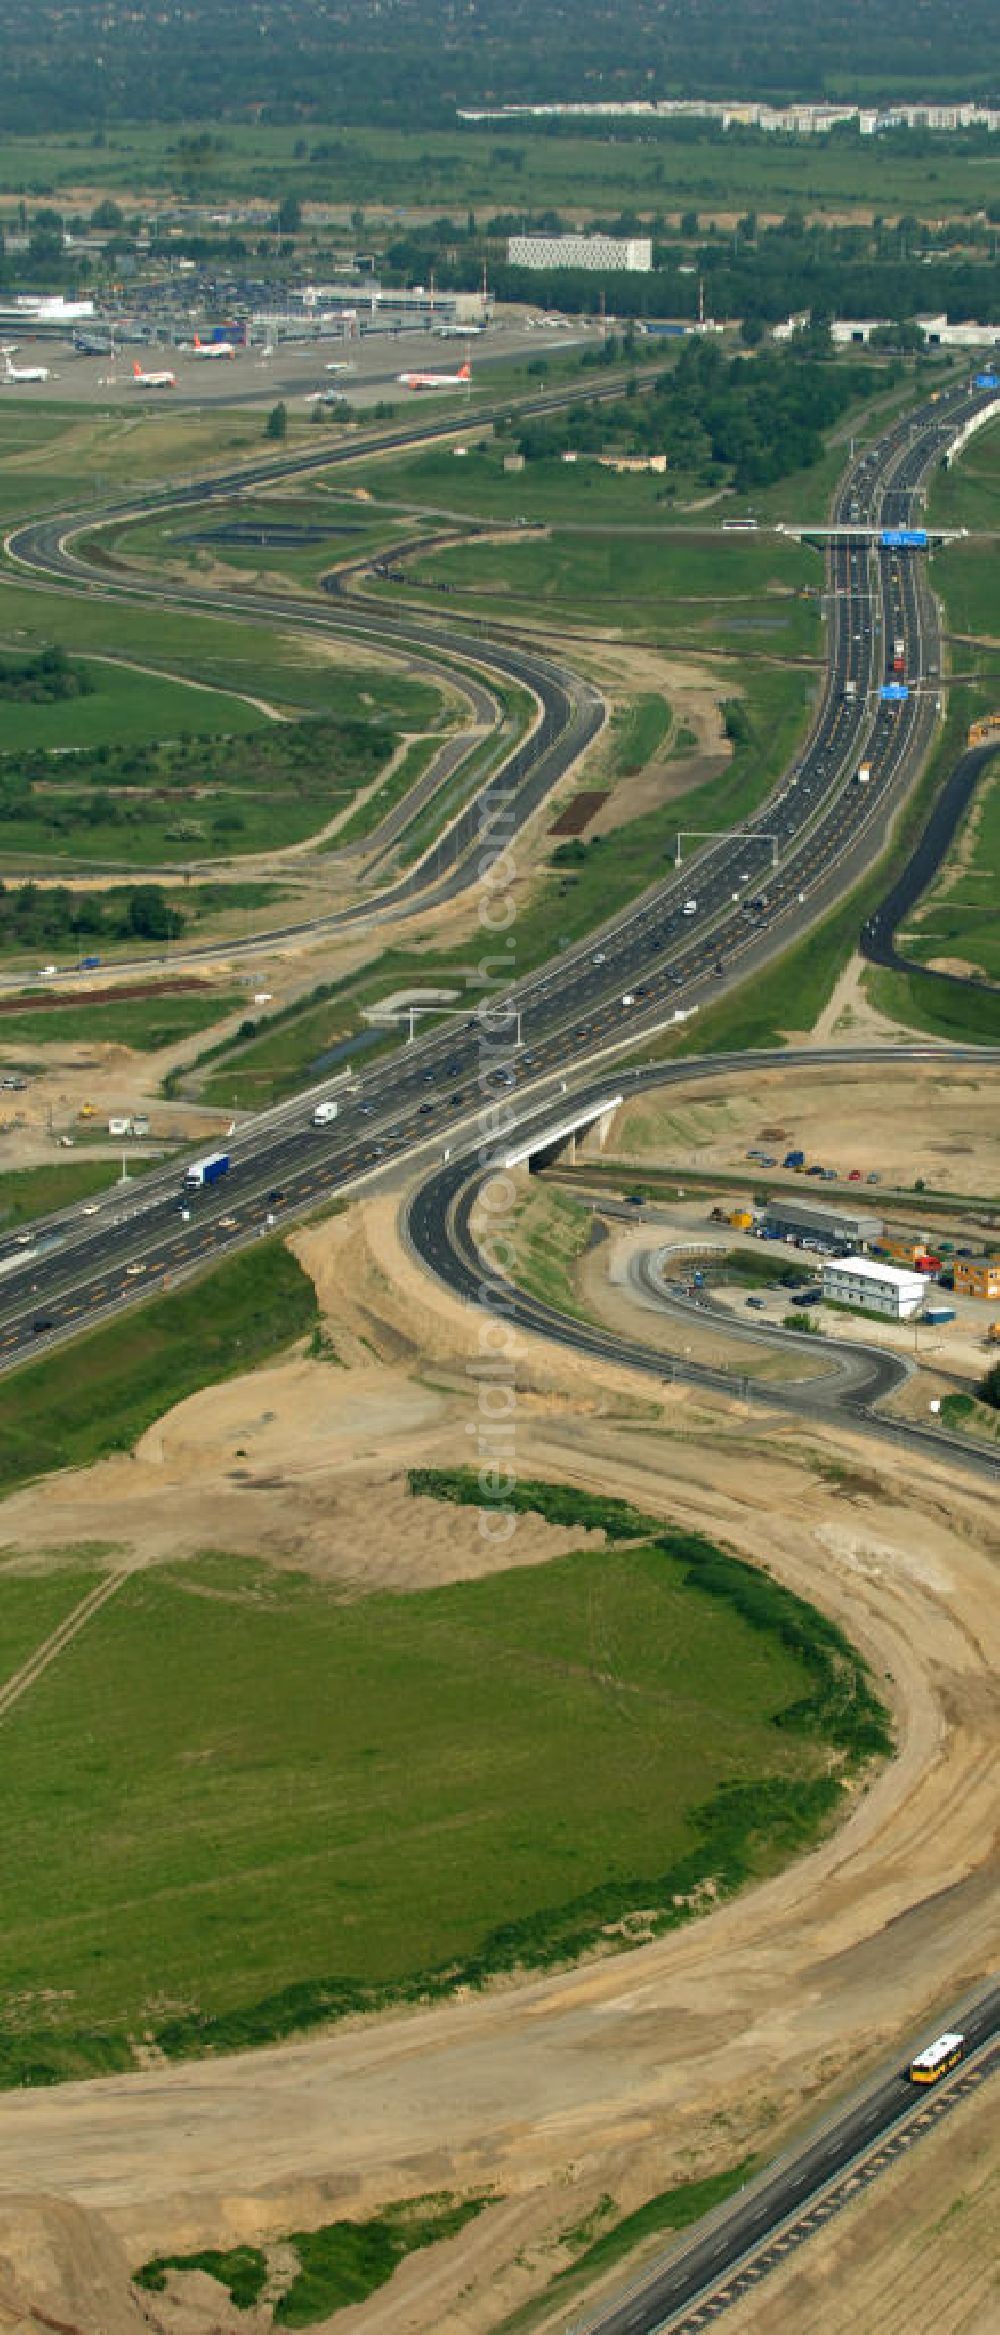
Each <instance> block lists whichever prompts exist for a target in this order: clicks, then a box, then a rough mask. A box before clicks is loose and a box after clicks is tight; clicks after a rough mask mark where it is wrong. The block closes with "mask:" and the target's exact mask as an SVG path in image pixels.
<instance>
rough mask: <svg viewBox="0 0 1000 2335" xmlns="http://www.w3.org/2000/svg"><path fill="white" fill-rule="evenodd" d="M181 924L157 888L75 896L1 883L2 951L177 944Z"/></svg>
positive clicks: (62, 888)
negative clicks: (131, 942) (160, 942)
mask: <svg viewBox="0 0 1000 2335" xmlns="http://www.w3.org/2000/svg"><path fill="white" fill-rule="evenodd" d="M183 930H184V918H183V916H182V915H181V912H180V909H179V908H174V907H173V906H172V905H171V904H170V902H169V900H168V898H167V895H166V893H165V892H164V891H163V889H162V887H161V886H160V885H159V884H135V885H133V886H130V887H129V888H127V889H123V890H122V891H114V892H105V893H101V892H73V891H70V890H69V889H68V888H67V886H66V885H65V884H54V885H53V886H52V887H51V889H50V890H43V889H42V888H41V887H40V886H39V885H38V884H31V883H28V884H17V885H14V886H8V885H6V884H5V883H4V882H3V881H2V879H0V948H5V949H37V948H59V947H65V945H66V944H67V943H69V944H70V946H71V947H72V946H76V945H77V944H79V943H81V942H86V943H87V945H88V948H89V947H91V946H92V944H93V943H94V942H95V941H100V940H105V941H107V940H176V939H177V938H178V935H179V934H180V933H182V932H183Z"/></svg>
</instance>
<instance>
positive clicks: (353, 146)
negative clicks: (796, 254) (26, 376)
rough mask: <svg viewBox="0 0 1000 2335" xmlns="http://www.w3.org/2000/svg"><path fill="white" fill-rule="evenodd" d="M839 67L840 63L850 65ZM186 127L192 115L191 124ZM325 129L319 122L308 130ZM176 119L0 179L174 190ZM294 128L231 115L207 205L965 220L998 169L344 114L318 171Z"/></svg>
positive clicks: (32, 162) (767, 145)
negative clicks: (390, 122)
mask: <svg viewBox="0 0 1000 2335" xmlns="http://www.w3.org/2000/svg"><path fill="white" fill-rule="evenodd" d="M845 69H846V67H845ZM187 127H188V129H189V130H191V131H193V133H194V134H197V132H198V131H199V130H200V129H201V128H202V127H203V125H202V124H200V123H195V124H193V125H187ZM311 128H312V130H313V132H314V134H315V135H316V136H318V137H322V136H323V131H324V125H323V124H322V123H319V122H317V123H314V124H312V125H311ZM184 130H185V125H184V124H183V123H174V122H171V123H169V124H166V125H163V126H160V125H148V126H147V125H144V124H143V125H136V124H131V123H123V124H115V125H113V126H110V127H109V128H108V131H107V136H106V140H105V141H104V143H103V144H102V148H101V152H100V154H99V155H98V156H95V155H94V153H93V140H92V137H91V135H90V132H89V127H88V128H85V129H82V130H81V131H80V133H79V134H78V135H68V136H67V135H63V136H60V137H56V136H54V135H53V136H45V135H42V136H37V137H15V136H13V135H9V134H5V135H4V137H3V138H2V140H0V184H2V185H4V186H5V187H8V188H10V189H12V190H13V191H14V192H15V193H17V192H18V191H20V190H21V189H23V190H24V191H25V192H26V193H31V192H34V191H35V190H36V189H37V188H39V187H43V188H45V189H46V190H47V192H48V191H52V192H53V193H55V192H57V191H58V190H59V189H66V188H72V189H74V190H78V189H81V188H83V189H87V188H91V189H92V190H93V195H94V200H95V201H96V200H97V198H98V196H100V195H101V194H103V193H106V192H107V191H109V190H110V191H111V192H118V193H119V194H120V195H121V196H123V197H131V198H133V199H135V198H136V197H137V196H138V195H140V194H141V193H142V192H143V191H146V192H147V193H150V194H156V193H157V192H160V193H161V194H162V190H163V189H165V188H170V189H173V188H174V187H175V186H176V180H177V169H178V163H177V141H178V138H179V137H180V136H182V135H183V134H184ZM298 130H299V125H298V123H292V124H290V125H288V126H286V127H279V126H272V125H270V124H267V123H264V122H257V121H256V120H255V121H254V122H253V123H252V125H251V124H250V123H246V124H245V125H244V124H243V123H241V122H239V121H227V122H226V123H225V125H224V132H223V135H222V137H221V138H220V139H219V140H218V141H217V144H216V150H215V151H214V152H213V153H212V154H211V155H210V156H208V157H207V158H206V160H205V162H204V164H203V166H202V168H201V170H200V173H199V179H200V185H199V195H200V199H201V200H203V201H205V200H215V201H221V200H222V199H223V198H226V197H232V196H235V195H240V194H243V195H252V194H257V195H259V196H261V197H262V198H263V199H264V200H266V201H267V202H268V203H274V202H275V201H276V200H277V199H278V197H279V196H280V195H281V194H282V193H283V192H286V191H288V192H293V193H298V194H299V195H300V196H301V198H302V199H303V201H306V200H308V199H309V198H310V197H313V198H315V196H316V193H317V191H319V192H320V193H321V195H322V199H323V201H324V202H339V203H343V204H346V205H362V206H363V205H364V204H366V203H369V204H372V205H376V206H379V207H382V206H398V205H413V204H417V205H420V206H421V207H426V206H429V207H430V210H431V211H432V212H434V213H436V212H442V213H445V214H447V213H449V212H454V214H455V215H456V216H460V217H462V218H464V216H465V214H466V211H467V210H468V209H469V207H470V206H471V207H473V208H474V209H476V210H478V211H481V212H482V213H483V214H484V215H485V216H486V217H489V215H490V213H491V212H493V211H496V210H503V211H509V210H513V211H515V212H517V213H519V214H520V213H522V212H523V211H524V210H525V209H526V208H530V209H542V210H546V209H549V208H556V209H558V208H560V207H561V206H562V207H565V208H567V209H568V210H569V211H570V212H572V211H573V209H574V208H575V207H576V206H578V204H579V202H580V199H581V187H583V188H584V189H585V190H586V201H587V203H588V205H589V206H592V207H593V209H594V210H595V211H596V212H597V213H598V214H600V215H604V214H607V215H608V216H611V215H613V214H614V213H615V212H617V211H619V210H621V209H623V208H624V209H625V210H632V209H634V208H639V209H642V208H643V207H645V208H646V209H647V210H652V211H661V210H663V209H664V208H666V209H670V208H674V209H676V208H677V207H678V206H684V207H686V206H689V205H697V206H699V207H700V208H702V209H703V210H704V211H705V212H706V213H708V212H710V211H711V210H712V209H713V208H718V209H720V210H722V211H723V212H725V213H726V214H727V216H728V215H729V214H730V213H733V212H739V211H746V210H760V211H765V212H767V211H777V212H779V213H784V212H786V211H787V210H789V209H793V208H799V209H802V210H805V211H807V212H813V211H815V212H818V213H820V214H822V213H823V212H825V211H830V212H833V213H834V214H837V213H840V212H842V211H843V210H844V209H845V208H846V210H847V211H848V213H849V214H850V213H851V212H853V211H854V209H855V208H856V207H861V208H862V209H867V210H868V211H869V212H871V213H889V214H892V213H894V212H896V211H900V210H902V211H908V212H913V213H914V214H915V215H916V216H917V217H927V216H930V217H932V218H935V219H936V218H938V217H940V216H941V215H942V214H944V215H947V214H948V212H949V211H953V212H958V213H961V212H962V210H964V209H965V208H966V206H967V205H968V204H969V202H970V201H973V202H974V203H976V204H977V205H978V204H986V203H988V202H989V201H990V200H992V199H995V197H996V194H997V186H998V165H997V162H996V159H995V157H994V156H993V155H992V154H991V153H986V154H979V153H977V154H973V155H967V154H963V153H962V152H961V151H955V150H953V149H952V147H951V146H950V144H949V142H948V140H946V139H940V140H939V139H935V140H934V142H933V158H932V161H931V164H930V166H928V159H927V155H926V154H925V153H922V152H921V151H920V150H919V147H917V146H914V147H910V146H908V144H907V142H906V140H905V139H901V140H895V141H892V142H886V141H883V140H875V139H868V140H861V141H860V142H858V141H855V140H847V141H839V140H836V139H835V140H833V141H831V142H829V143H828V142H827V141H825V140H822V139H819V138H815V137H807V138H802V139H793V138H784V137H782V138H765V139H763V140H761V141H760V142H759V143H750V142H744V141H742V140H740V139H738V138H730V139H728V140H726V141H724V142H721V141H720V142H715V141H712V142H710V141H707V140H706V141H701V140H698V141H691V142H689V141H687V140H686V139H681V138H670V137H668V136H662V135H660V136H657V137H653V138H649V139H648V140H644V141H638V140H637V141H635V142H632V141H630V140H623V139H618V138H616V137H615V136H614V134H613V132H611V133H609V134H608V135H607V136H606V137H599V136H594V137H577V136H573V135H572V134H567V135H562V136H560V137H559V138H551V137H546V136H545V135H544V134H543V133H542V132H540V131H539V130H537V129H535V128H533V127H532V125H531V124H530V123H529V122H526V121H520V120H512V121H506V122H505V121H497V122H486V123H483V124H481V125H479V126H473V127H466V128H463V127H460V126H456V128H454V129H447V130H440V129H420V130H419V131H412V130H411V131H407V130H395V129H385V128H382V127H381V126H371V127H363V128H354V127H344V126H343V124H341V123H337V124H336V126H335V128H334V130H333V140H334V142H333V145H332V146H331V149H330V151H329V153H328V155H327V157H326V159H325V160H324V161H323V164H322V169H321V176H320V184H319V189H318V190H317V166H316V165H315V164H313V163H310V162H309V161H308V160H306V159H303V158H302V157H301V156H296V152H295V145H296V138H297V135H298Z"/></svg>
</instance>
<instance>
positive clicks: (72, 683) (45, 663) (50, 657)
mask: <svg viewBox="0 0 1000 2335" xmlns="http://www.w3.org/2000/svg"><path fill="white" fill-rule="evenodd" d="M93 687H94V684H93V681H92V679H91V676H90V673H89V671H88V669H87V667H86V665H71V663H70V661H69V658H68V657H67V655H66V651H65V649H60V648H49V649H42V650H41V651H40V652H39V654H38V655H37V656H34V657H5V656H0V700H3V701H4V702H5V703H6V704H8V705H54V704H56V703H57V702H58V701H59V700H60V699H62V698H67V697H89V696H90V695H91V693H92V691H93Z"/></svg>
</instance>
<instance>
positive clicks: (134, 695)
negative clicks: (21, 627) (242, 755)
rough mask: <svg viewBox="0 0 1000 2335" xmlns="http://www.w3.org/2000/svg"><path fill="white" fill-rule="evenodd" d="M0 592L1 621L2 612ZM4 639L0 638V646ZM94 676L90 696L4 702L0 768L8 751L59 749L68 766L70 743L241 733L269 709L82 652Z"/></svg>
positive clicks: (257, 724)
mask: <svg viewBox="0 0 1000 2335" xmlns="http://www.w3.org/2000/svg"><path fill="white" fill-rule="evenodd" d="M3 605H4V604H3V597H2V595H0V621H2V618H3ZM2 645H3V644H2V643H0V646H2ZM85 668H86V671H87V673H88V675H89V678H90V680H91V681H92V683H93V691H92V694H91V695H90V696H88V697H74V698H69V699H65V700H63V701H62V702H59V703H56V704H53V705H26V704H11V703H9V702H5V703H4V705H3V707H2V709H0V773H2V770H3V766H4V764H3V758H4V757H5V756H6V755H17V754H23V753H28V752H30V753H43V754H44V753H52V752H54V751H55V750H56V749H61V750H62V754H61V759H62V760H63V762H64V769H65V770H66V771H71V769H72V757H71V756H70V755H67V753H66V749H67V748H68V747H74V746H75V747H86V746H104V745H111V744H114V745H122V746H124V745H128V744H132V743H137V742H139V741H142V742H143V743H145V742H146V740H148V739H153V738H179V737H181V736H182V735H183V734H184V733H186V732H197V733H198V734H199V735H205V736H208V737H227V736H230V735H233V734H237V735H244V734H246V733H247V732H248V731H250V730H262V729H266V728H267V727H268V720H267V715H266V714H264V713H261V712H259V711H258V710H257V709H255V708H254V707H253V706H250V705H247V704H246V702H245V701H244V700H243V699H241V698H239V697H227V696H225V695H223V694H222V692H219V691H215V690H206V689H188V688H186V687H185V686H184V684H183V683H181V682H178V681H170V680H168V679H167V678H166V677H165V676H163V675H161V674H158V673H133V672H130V671H129V669H128V667H127V666H124V665H110V664H109V665H105V664H101V663H98V662H97V661H96V660H95V659H93V658H87V659H86V660H85Z"/></svg>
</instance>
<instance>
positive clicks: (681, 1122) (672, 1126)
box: [604, 1031, 1000, 1215]
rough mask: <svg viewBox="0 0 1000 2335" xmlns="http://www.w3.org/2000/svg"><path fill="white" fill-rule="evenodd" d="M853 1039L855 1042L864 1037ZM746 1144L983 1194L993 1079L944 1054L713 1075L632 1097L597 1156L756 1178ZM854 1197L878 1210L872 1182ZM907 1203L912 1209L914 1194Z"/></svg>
mask: <svg viewBox="0 0 1000 2335" xmlns="http://www.w3.org/2000/svg"><path fill="white" fill-rule="evenodd" d="M850 1035H851V1037H853V1038H855V1039H856V1040H857V1041H858V1042H861V1043H863V1042H864V1038H865V1036H866V1035H867V1033H866V1032H855V1031H852V1032H851V1033H850ZM752 1145H757V1146H760V1147H761V1148H764V1149H766V1150H768V1151H772V1152H774V1153H775V1154H776V1155H777V1157H778V1159H779V1160H780V1159H781V1158H782V1157H783V1156H784V1152H785V1151H786V1150H791V1149H793V1148H798V1149H801V1150H804V1151H805V1153H806V1157H807V1160H809V1161H812V1160H816V1161H819V1162H821V1163H822V1164H823V1165H824V1166H827V1167H834V1168H836V1169H837V1171H838V1173H839V1175H840V1176H841V1177H842V1178H843V1177H845V1176H847V1175H848V1174H849V1172H850V1170H851V1169H852V1168H854V1167H857V1168H860V1169H861V1171H862V1175H863V1176H866V1175H867V1174H868V1172H869V1170H872V1169H873V1170H874V1171H875V1172H876V1174H878V1175H879V1176H880V1178H881V1180H882V1182H883V1183H885V1184H888V1185H890V1186H892V1187H898V1188H902V1189H904V1190H905V1189H906V1188H907V1187H910V1188H911V1189H912V1186H913V1184H914V1182H915V1181H916V1178H917V1177H918V1176H921V1177H923V1179H924V1181H925V1183H926V1184H927V1185H928V1187H929V1188H930V1189H931V1190H936V1191H944V1192H949V1193H951V1192H953V1193H955V1194H956V1195H960V1194H962V1193H970V1194H990V1193H992V1192H994V1191H995V1190H996V1187H997V1172H998V1165H1000V1080H997V1079H992V1078H990V1077H988V1076H987V1077H984V1076H983V1073H982V1071H981V1070H980V1069H978V1068H977V1067H976V1065H975V1064H966V1063H960V1064H959V1063H950V1062H949V1061H948V1060H947V1058H946V1057H945V1056H942V1059H941V1061H940V1062H937V1061H934V1062H928V1063H916V1064H906V1065H903V1064H897V1065H896V1066H895V1067H893V1064H892V1058H891V1055H889V1056H888V1057H887V1060H886V1062H885V1063H884V1064H883V1063H876V1064H873V1065H871V1066H866V1065H864V1064H854V1063H852V1064H847V1063H845V1064H844V1065H843V1067H842V1068H841V1067H838V1066H837V1065H836V1064H833V1063H828V1062H822V1063H821V1062H817V1064H816V1066H815V1069H808V1068H804V1067H795V1068H792V1067H790V1068H789V1069H787V1070H785V1069H775V1070H768V1071H762V1072H760V1073H759V1074H758V1075H757V1076H756V1077H755V1076H752V1075H751V1076H747V1075H745V1074H744V1073H741V1074H740V1075H739V1076H738V1077H732V1076H727V1075H726V1074H725V1073H724V1072H720V1074H719V1077H718V1079H714V1078H713V1079H708V1080H704V1081H702V1080H699V1082H698V1084H697V1086H694V1085H692V1089H691V1093H690V1095H684V1094H683V1093H681V1094H678V1092H677V1091H676V1090H675V1089H671V1090H669V1091H667V1092H665V1093H664V1094H663V1095H662V1096H656V1095H642V1096H639V1097H637V1099H636V1100H635V1102H631V1103H629V1104H628V1105H627V1106H626V1108H625V1109H624V1110H623V1111H622V1113H621V1115H620V1117H619V1118H618V1119H617V1120H616V1122H615V1125H614V1128H613V1129H612V1134H611V1139H610V1141H609V1142H608V1144H607V1146H606V1148H605V1153H604V1156H605V1157H606V1158H611V1159H613V1158H616V1157H619V1156H620V1157H622V1158H629V1159H635V1160H639V1159H643V1158H649V1159H652V1158H655V1159H657V1160H658V1161H662V1162H663V1163H665V1164H669V1165H670V1166H674V1165H676V1166H677V1168H678V1169H682V1168H684V1167H687V1168H689V1169H690V1168H700V1169H711V1168H724V1169H726V1170H727V1172H732V1171H733V1170H743V1171H745V1173H746V1176H747V1179H748V1185H752V1184H753V1183H754V1182H755V1181H756V1182H759V1181H760V1180H761V1174H760V1170H759V1169H758V1168H757V1167H755V1165H754V1163H753V1161H747V1159H746V1157H745V1154H746V1152H747V1150H748V1149H749V1148H750V1147H751V1146H752ZM764 1181H766V1182H769V1183H770V1184H773V1183H774V1181H775V1178H774V1176H773V1175H770V1176H765V1178H764ZM787 1181H788V1183H789V1185H790V1186H791V1188H793V1189H794V1190H795V1192H796V1195H797V1196H798V1195H800V1196H801V1198H802V1199H803V1200H807V1199H808V1200H818V1201H822V1200H823V1199H824V1198H825V1196H826V1195H825V1194H824V1191H823V1187H822V1185H821V1184H820V1185H817V1184H814V1183H813V1182H812V1181H803V1180H802V1179H801V1178H799V1177H796V1178H795V1179H794V1183H793V1182H792V1179H791V1178H788V1179H787ZM856 1200H857V1206H858V1207H859V1208H862V1209H864V1208H869V1209H874V1210H876V1211H878V1210H879V1209H880V1208H881V1205H882V1203H881V1200H880V1197H879V1193H878V1190H877V1188H875V1187H869V1186H867V1184H862V1185H861V1186H860V1188H859V1189H858V1191H857V1194H856ZM913 1209H914V1211H915V1212H916V1213H917V1214H918V1215H919V1210H920V1195H919V1194H915V1195H914V1199H913Z"/></svg>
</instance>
